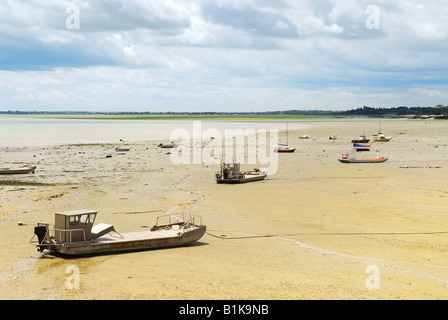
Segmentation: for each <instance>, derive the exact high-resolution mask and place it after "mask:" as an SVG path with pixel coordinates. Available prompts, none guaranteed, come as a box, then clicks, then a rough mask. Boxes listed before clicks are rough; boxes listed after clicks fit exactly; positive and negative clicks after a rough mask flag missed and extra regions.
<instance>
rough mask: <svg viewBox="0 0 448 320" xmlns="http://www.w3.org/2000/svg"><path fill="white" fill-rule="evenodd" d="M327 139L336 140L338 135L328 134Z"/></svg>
mask: <svg viewBox="0 0 448 320" xmlns="http://www.w3.org/2000/svg"><path fill="white" fill-rule="evenodd" d="M328 139H330V140H337V139H338V135H337V134H333V135H331V136H329V137H328Z"/></svg>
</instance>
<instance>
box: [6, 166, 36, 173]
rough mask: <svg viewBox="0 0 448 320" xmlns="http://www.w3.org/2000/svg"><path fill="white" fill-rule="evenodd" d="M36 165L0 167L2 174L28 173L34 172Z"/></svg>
mask: <svg viewBox="0 0 448 320" xmlns="http://www.w3.org/2000/svg"><path fill="white" fill-rule="evenodd" d="M35 170H36V166H23V167H20V168H14V169H11V168H0V174H27V173H34V171H35Z"/></svg>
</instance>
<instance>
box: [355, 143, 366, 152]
mask: <svg viewBox="0 0 448 320" xmlns="http://www.w3.org/2000/svg"><path fill="white" fill-rule="evenodd" d="M353 149H355V150H356V151H370V144H362V143H354V144H353Z"/></svg>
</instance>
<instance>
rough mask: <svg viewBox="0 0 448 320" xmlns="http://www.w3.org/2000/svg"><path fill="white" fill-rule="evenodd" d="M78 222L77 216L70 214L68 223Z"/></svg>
mask: <svg viewBox="0 0 448 320" xmlns="http://www.w3.org/2000/svg"><path fill="white" fill-rule="evenodd" d="M78 223H79V216H71V217H70V224H71V225H73V224H78Z"/></svg>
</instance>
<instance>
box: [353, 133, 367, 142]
mask: <svg viewBox="0 0 448 320" xmlns="http://www.w3.org/2000/svg"><path fill="white" fill-rule="evenodd" d="M369 141H370V139H369V138H367V137H366V135H365V134H362V135H360V136H359V137H358V138H354V139H353V140H352V143H368V142H369Z"/></svg>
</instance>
